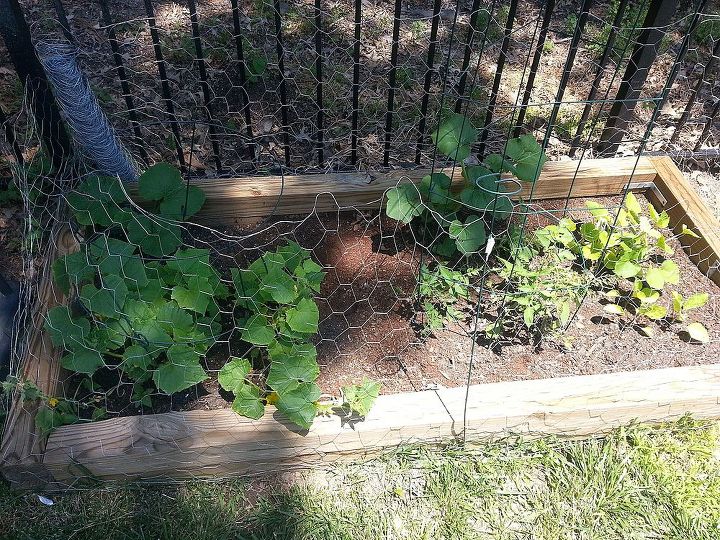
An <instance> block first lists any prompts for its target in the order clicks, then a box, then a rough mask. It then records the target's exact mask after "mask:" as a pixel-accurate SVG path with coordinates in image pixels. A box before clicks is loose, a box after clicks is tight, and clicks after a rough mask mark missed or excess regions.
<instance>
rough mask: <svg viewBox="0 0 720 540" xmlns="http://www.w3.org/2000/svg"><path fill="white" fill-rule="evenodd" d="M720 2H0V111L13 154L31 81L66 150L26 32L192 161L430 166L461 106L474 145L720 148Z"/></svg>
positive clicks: (139, 142) (155, 140)
mask: <svg viewBox="0 0 720 540" xmlns="http://www.w3.org/2000/svg"><path fill="white" fill-rule="evenodd" d="M719 13H720V11H718V6H717V4H716V3H715V2H711V1H708V0H694V1H679V0H639V1H637V2H635V1H630V0H610V1H601V0H580V1H567V2H564V1H558V0H545V1H519V0H512V1H510V0H507V1H503V0H488V1H485V0H483V1H481V0H473V1H472V4H470V3H469V2H466V1H463V0H457V2H451V1H443V0H433V1H432V2H426V3H423V2H403V1H402V0H394V1H375V2H365V1H362V0H313V1H304V0H292V1H289V2H282V1H280V0H245V1H242V2H241V1H240V0H203V1H198V0H187V1H186V2H170V1H165V0H144V1H143V2H120V1H111V0H96V1H90V0H88V1H87V2H72V3H69V2H65V3H63V2H62V0H54V1H53V2H35V1H30V0H26V1H23V2H18V1H17V0H0V19H2V23H1V24H0V26H1V30H2V36H3V38H4V41H5V47H6V48H7V51H8V53H9V54H8V55H7V56H5V57H4V58H5V60H4V65H3V66H2V68H1V69H2V72H0V73H1V78H0V83H2V85H3V86H2V87H0V88H1V89H0V98H1V100H0V106H1V107H0V109H1V110H0V115H1V116H0V121H1V122H2V123H3V126H4V131H5V135H6V139H7V143H8V149H9V151H8V152H6V154H8V155H11V156H14V158H15V159H21V158H22V156H21V152H20V149H19V148H18V146H17V144H16V143H15V134H14V130H15V129H22V125H21V124H22V122H24V121H25V120H24V118H23V116H22V115H21V114H19V111H20V110H21V106H20V104H21V100H22V96H23V95H32V96H34V101H35V103H34V110H35V112H36V116H37V117H38V120H39V125H40V126H41V127H42V130H43V133H44V135H45V139H46V143H47V144H50V145H53V146H51V148H53V147H58V148H65V147H67V145H68V144H69V142H68V141H67V140H66V136H65V132H64V131H63V129H61V128H60V127H58V126H59V125H60V118H59V115H58V112H57V110H56V109H55V108H54V106H53V104H52V100H51V99H50V96H49V90H48V88H47V84H46V83H45V82H44V81H43V73H42V68H41V67H40V65H39V63H38V62H37V60H36V59H35V57H34V54H33V50H32V47H31V43H35V44H37V43H38V42H39V41H46V40H57V39H61V40H64V41H70V42H72V43H74V44H75V45H76V46H77V48H78V52H79V58H80V63H81V65H82V67H83V69H84V72H85V73H86V75H87V76H88V78H89V80H90V83H91V86H92V88H93V90H94V92H95V94H96V96H97V97H98V99H99V100H100V102H101V105H102V107H103V109H104V110H105V111H106V113H107V114H108V115H109V117H110V119H111V123H112V124H113V125H114V127H115V129H116V130H117V132H118V134H119V135H120V138H121V139H122V140H123V142H124V143H125V144H126V146H127V147H128V149H129V150H130V152H131V153H132V154H133V156H134V157H135V158H136V159H137V160H138V161H140V162H142V163H145V164H148V163H152V162H155V161H160V160H166V161H170V160H171V161H174V162H176V163H177V164H178V165H179V166H180V167H181V168H182V169H183V170H184V171H185V172H189V173H192V174H206V175H208V176H217V175H233V174H239V173H262V172H271V171H276V170H278V169H279V168H283V170H286V171H287V170H294V171H312V170H329V171H331V170H348V169H370V168H382V167H395V166H414V165H415V166H416V165H428V164H430V163H431V162H432V161H433V160H434V158H435V156H434V151H433V145H432V144H431V138H430V135H431V132H432V129H433V128H434V126H435V125H436V124H437V122H438V119H439V117H440V115H442V114H443V112H444V111H447V110H452V109H454V110H455V111H457V112H463V113H465V114H467V116H468V117H469V118H470V119H471V121H472V122H473V124H474V125H476V126H478V127H481V128H482V130H481V132H480V133H481V134H480V138H479V142H478V143H477V146H476V148H475V151H476V153H477V154H478V155H479V156H482V155H483V154H485V153H486V152H487V151H488V149H491V148H493V147H496V146H497V145H501V144H503V142H504V141H505V140H507V138H508V137H509V136H511V135H518V134H520V133H522V132H534V133H535V134H536V136H537V138H538V140H541V141H542V142H543V145H544V146H545V148H546V151H547V152H548V154H549V155H551V156H555V157H560V156H566V155H569V156H572V157H580V156H585V157H588V156H592V155H603V156H607V155H614V154H617V153H621V154H637V153H640V152H642V151H659V152H669V153H673V152H674V153H677V154H681V155H693V156H698V155H708V154H709V155H714V153H715V145H716V141H717V136H718V133H717V131H716V129H714V127H713V122H714V120H715V118H716V116H717V113H718V109H720V89H718V88H716V79H717V71H718V68H717V63H716V61H717V57H718V54H719V53H720V15H719ZM23 87H26V88H25V89H24V88H23ZM27 88H31V89H33V92H30V93H27V92H26V91H25V90H27ZM19 124H20V125H19Z"/></svg>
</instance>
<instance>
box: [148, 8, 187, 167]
mask: <svg viewBox="0 0 720 540" xmlns="http://www.w3.org/2000/svg"><path fill="white" fill-rule="evenodd" d="M144 2H145V13H146V14H147V21H148V27H149V28H150V38H151V39H152V42H153V50H154V52H155V62H156V63H157V68H158V75H159V77H160V89H161V91H162V96H163V101H164V102H165V109H166V110H167V113H168V117H169V118H170V127H171V129H172V133H173V139H174V140H175V150H176V153H177V159H178V163H179V165H180V170H182V171H183V172H185V171H186V167H185V156H184V155H183V149H182V143H181V141H180V128H179V127H178V121H177V117H176V116H175V105H173V100H172V96H171V95H170V83H169V82H168V78H167V71H166V69H165V60H164V59H163V54H162V49H161V48H160V35H159V34H158V30H157V26H156V25H155V11H154V9H153V5H152V0H144Z"/></svg>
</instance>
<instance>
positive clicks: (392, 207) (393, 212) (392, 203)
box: [385, 184, 425, 223]
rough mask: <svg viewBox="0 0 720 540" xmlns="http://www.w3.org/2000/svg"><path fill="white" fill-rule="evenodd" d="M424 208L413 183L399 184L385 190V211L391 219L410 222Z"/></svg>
mask: <svg viewBox="0 0 720 540" xmlns="http://www.w3.org/2000/svg"><path fill="white" fill-rule="evenodd" d="M424 209H425V207H424V206H423V203H422V201H421V200H420V193H419V192H418V188H417V187H415V185H414V184H401V185H399V186H398V187H395V188H392V189H389V190H388V192H387V207H386V209H385V211H386V213H387V215H388V217H390V218H392V219H396V220H398V221H401V222H403V223H410V222H411V221H412V220H413V218H414V217H417V216H419V215H421V214H422V213H423V210H424Z"/></svg>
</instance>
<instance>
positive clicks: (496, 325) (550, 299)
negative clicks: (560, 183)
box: [486, 219, 593, 336]
mask: <svg viewBox="0 0 720 540" xmlns="http://www.w3.org/2000/svg"><path fill="white" fill-rule="evenodd" d="M574 227H575V224H574V223H573V222H572V221H571V220H569V219H563V220H561V221H560V224H559V225H558V228H559V230H563V231H567V234H569V235H570V236H572V234H571V231H574V230H575V228H574ZM542 231H543V230H541V231H539V232H540V234H539V235H536V236H535V237H533V238H531V240H530V241H529V242H524V241H523V239H522V238H521V237H520V231H519V230H518V229H511V230H510V235H509V236H510V238H509V241H507V242H506V243H507V244H508V245H506V246H503V247H504V249H502V248H499V250H500V251H501V252H504V253H507V255H506V257H498V260H499V261H500V262H501V264H502V266H501V267H499V268H498V269H497V270H496V272H497V276H498V277H499V278H500V282H499V283H498V284H497V285H495V286H493V287H492V290H493V293H492V294H491V304H494V305H499V306H500V310H501V312H500V313H498V318H497V319H496V320H495V322H493V323H492V324H490V325H489V326H488V327H486V333H488V335H491V336H500V335H502V334H504V333H505V332H506V331H516V330H517V322H518V321H521V324H523V325H524V326H525V327H526V328H527V329H528V330H529V331H533V332H536V333H537V334H539V335H541V336H545V335H550V336H555V335H556V334H557V333H558V331H559V330H560V329H562V328H563V327H564V326H565V325H566V324H567V322H568V320H569V318H570V314H571V312H572V311H573V310H574V309H576V308H577V307H578V306H579V305H580V302H581V301H582V299H583V298H584V296H585V294H586V292H587V291H588V289H589V288H590V286H591V284H592V283H593V276H592V274H591V273H589V272H587V271H577V270H576V269H575V268H573V265H574V263H575V255H574V254H573V253H572V252H570V251H569V250H567V249H557V247H556V246H555V245H553V244H550V243H547V242H545V241H544V236H543V234H542Z"/></svg>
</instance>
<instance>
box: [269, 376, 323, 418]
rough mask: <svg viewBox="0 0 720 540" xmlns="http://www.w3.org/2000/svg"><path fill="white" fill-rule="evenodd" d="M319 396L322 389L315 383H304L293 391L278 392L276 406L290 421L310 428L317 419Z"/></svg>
mask: <svg viewBox="0 0 720 540" xmlns="http://www.w3.org/2000/svg"><path fill="white" fill-rule="evenodd" d="M319 398H320V389H319V388H318V387H317V385H316V384H315V383H303V384H301V385H299V386H298V387H297V388H296V389H295V390H293V391H292V392H287V393H285V394H278V400H277V402H276V403H275V406H276V407H277V408H278V410H279V411H280V412H282V413H283V414H284V415H285V416H287V417H288V418H289V419H290V421H292V422H293V423H295V424H297V425H298V426H300V427H301V428H303V429H309V428H310V426H311V425H312V422H313V420H314V419H315V414H316V412H317V406H316V405H315V402H316V401H317V400H318V399H319Z"/></svg>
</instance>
